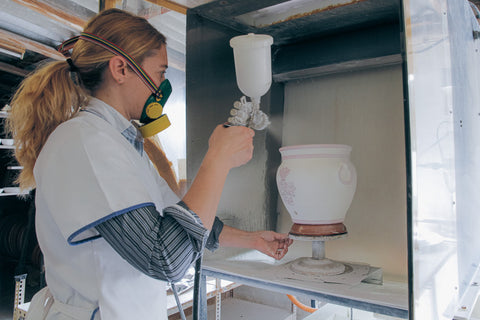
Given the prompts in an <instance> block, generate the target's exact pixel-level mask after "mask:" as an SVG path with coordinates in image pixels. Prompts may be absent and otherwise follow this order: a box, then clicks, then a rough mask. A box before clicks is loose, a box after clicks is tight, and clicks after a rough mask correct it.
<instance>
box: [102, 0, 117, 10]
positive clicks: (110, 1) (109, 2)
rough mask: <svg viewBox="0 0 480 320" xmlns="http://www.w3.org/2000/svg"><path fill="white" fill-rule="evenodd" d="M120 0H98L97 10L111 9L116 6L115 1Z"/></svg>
mask: <svg viewBox="0 0 480 320" xmlns="http://www.w3.org/2000/svg"><path fill="white" fill-rule="evenodd" d="M120 1H121V0H100V1H99V8H98V10H99V11H103V10H106V9H112V8H116V7H117V3H118V2H120Z"/></svg>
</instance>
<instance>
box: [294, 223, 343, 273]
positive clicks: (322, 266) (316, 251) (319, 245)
mask: <svg viewBox="0 0 480 320" xmlns="http://www.w3.org/2000/svg"><path fill="white" fill-rule="evenodd" d="M346 235H347V233H346V230H345V233H342V234H337V235H328V236H300V235H292V234H290V238H292V239H295V240H307V241H312V257H302V258H298V259H296V260H295V261H293V262H292V264H291V265H290V269H291V270H292V271H293V272H298V273H300V274H303V275H307V276H315V275H319V276H334V275H338V274H341V273H343V272H345V265H344V264H343V263H341V262H337V261H332V260H330V259H327V258H325V241H327V240H334V239H338V238H343V237H345V236H346Z"/></svg>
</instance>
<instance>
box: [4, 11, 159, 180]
mask: <svg viewBox="0 0 480 320" xmlns="http://www.w3.org/2000/svg"><path fill="white" fill-rule="evenodd" d="M84 31H85V32H88V33H91V34H95V35H97V36H99V37H102V38H104V39H107V40H109V41H110V42H112V43H114V44H116V45H117V46H118V47H120V48H122V49H123V50H124V51H126V52H127V53H128V54H129V55H130V56H131V57H133V58H134V59H135V60H136V61H137V62H138V63H142V61H143V59H145V58H146V57H148V56H150V55H151V54H152V50H155V49H159V48H161V46H162V45H165V43H166V40H165V37H164V36H163V35H162V34H161V33H160V32H158V31H157V30H156V29H155V28H154V27H153V26H152V25H150V24H149V23H148V21H147V20H146V19H144V18H142V17H138V16H135V15H133V14H130V13H128V12H125V11H122V10H118V9H109V10H105V11H103V12H101V13H99V14H98V15H96V16H95V17H94V18H92V19H91V20H90V21H89V22H88V23H87V26H86V27H85V29H84ZM112 57H113V54H112V53H110V52H109V51H107V50H105V49H104V48H103V47H101V46H99V45H97V44H94V43H91V42H88V41H85V40H82V39H80V40H78V41H77V43H76V44H75V46H74V47H73V49H72V53H71V59H72V62H73V64H74V66H75V69H76V71H75V72H76V73H77V75H78V78H79V83H77V84H75V83H74V81H73V80H72V72H71V68H70V65H69V64H68V63H67V62H66V60H65V61H55V62H50V63H48V64H46V65H44V66H42V67H40V68H39V69H37V70H36V71H35V72H34V73H33V74H31V75H30V76H28V77H27V78H26V79H24V81H23V82H22V83H21V85H20V87H19V88H18V90H17V91H16V92H15V94H14V96H13V97H12V100H11V103H10V105H11V107H12V110H11V114H10V116H9V118H8V119H7V130H8V131H9V133H10V134H11V135H12V137H13V139H14V140H15V146H16V149H15V157H16V158H17V160H18V162H19V164H20V165H21V166H23V169H22V171H21V172H20V174H19V176H18V177H17V181H16V182H17V183H18V184H19V185H20V188H22V189H28V188H34V187H35V178H34V176H33V168H34V166H35V161H36V160H37V157H38V155H39V153H40V151H41V150H42V148H43V146H44V144H45V142H46V141H47V139H48V137H49V136H50V134H51V133H52V132H53V131H54V130H55V128H56V127H57V126H58V125H60V124H61V123H62V122H65V121H67V120H68V119H70V118H72V117H73V116H74V115H75V114H76V113H77V112H78V111H79V109H80V108H81V107H82V106H84V105H86V103H87V102H88V97H89V95H94V94H95V92H96V91H97V90H98V89H99V88H100V87H101V85H102V80H103V73H104V72H105V70H106V69H107V67H108V62H109V61H110V59H111V58H112Z"/></svg>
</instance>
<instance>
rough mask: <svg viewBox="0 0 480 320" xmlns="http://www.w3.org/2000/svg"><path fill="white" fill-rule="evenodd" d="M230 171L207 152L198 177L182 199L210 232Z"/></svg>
mask: <svg viewBox="0 0 480 320" xmlns="http://www.w3.org/2000/svg"><path fill="white" fill-rule="evenodd" d="M228 171H229V168H228V167H226V166H224V165H223V163H222V162H221V161H218V162H217V161H215V155H214V154H211V153H208V152H207V155H206V156H205V158H204V159H203V162H202V164H201V166H200V169H199V170H198V173H197V176H196V177H195V179H194V180H193V182H192V185H191V186H190V188H189V190H188V192H187V193H186V194H185V196H184V197H183V199H182V200H183V202H185V203H186V204H187V205H188V207H189V208H190V209H191V210H192V211H193V212H195V213H196V214H197V215H198V216H199V217H200V219H201V220H202V223H203V225H204V226H205V228H207V229H209V230H210V229H211V228H212V224H213V221H214V219H215V214H216V212H217V207H218V203H219V202H220V196H221V195H222V189H223V186H224V184H225V180H226V179H227V175H228Z"/></svg>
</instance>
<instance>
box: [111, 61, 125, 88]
mask: <svg viewBox="0 0 480 320" xmlns="http://www.w3.org/2000/svg"><path fill="white" fill-rule="evenodd" d="M127 68H128V64H127V61H126V60H125V59H124V58H122V57H120V56H113V57H112V58H111V59H110V61H109V62H108V69H109V70H110V73H111V75H112V78H113V79H114V80H115V82H117V83H119V84H120V83H123V82H124V81H125V77H126V75H127Z"/></svg>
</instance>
